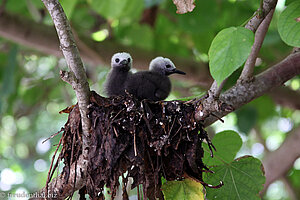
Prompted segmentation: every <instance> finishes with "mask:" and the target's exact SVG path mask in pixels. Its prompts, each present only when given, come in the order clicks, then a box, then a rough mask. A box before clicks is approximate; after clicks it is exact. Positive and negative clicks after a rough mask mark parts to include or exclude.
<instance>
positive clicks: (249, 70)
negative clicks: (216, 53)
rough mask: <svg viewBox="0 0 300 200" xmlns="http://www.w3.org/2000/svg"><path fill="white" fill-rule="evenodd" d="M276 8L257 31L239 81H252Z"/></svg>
mask: <svg viewBox="0 0 300 200" xmlns="http://www.w3.org/2000/svg"><path fill="white" fill-rule="evenodd" d="M273 13H274V9H272V10H271V11H270V12H269V14H268V15H267V16H266V18H265V19H264V20H263V22H262V23H261V24H260V25H259V27H258V29H257V31H256V33H255V40H254V44H253V46H252V49H251V53H250V55H249V57H248V59H247V61H246V63H245V66H244V69H243V71H242V73H241V76H240V78H239V80H238V81H239V82H241V81H251V80H252V78H253V71H254V67H255V62H256V59H257V57H258V53H259V50H260V49H261V46H262V44H263V41H264V39H265V36H266V34H267V31H268V28H269V25H270V23H271V20H272V17H273Z"/></svg>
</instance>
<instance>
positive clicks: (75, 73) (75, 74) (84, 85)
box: [42, 0, 91, 194]
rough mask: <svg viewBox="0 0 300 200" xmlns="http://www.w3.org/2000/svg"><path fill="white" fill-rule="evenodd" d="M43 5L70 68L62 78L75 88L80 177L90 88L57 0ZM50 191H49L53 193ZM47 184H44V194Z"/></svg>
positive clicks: (87, 140) (88, 124)
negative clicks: (79, 133) (79, 130)
mask: <svg viewBox="0 0 300 200" xmlns="http://www.w3.org/2000/svg"><path fill="white" fill-rule="evenodd" d="M42 1H43V3H44V5H45V7H46V8H47V9H48V11H49V13H50V15H51V18H52V20H53V22H54V25H55V28H56V31H57V35H58V37H59V41H60V48H61V50H62V52H63V55H64V57H65V59H66V62H67V64H68V67H69V69H70V72H69V73H63V74H62V73H61V75H63V80H66V81H67V82H69V83H71V84H72V87H73V89H74V90H75V93H76V97H77V101H78V106H79V110H80V115H81V126H82V133H83V134H82V155H83V163H82V166H81V167H82V168H80V170H78V171H80V172H81V173H82V174H81V177H82V176H83V177H85V176H86V169H87V159H88V154H89V147H90V134H89V130H90V127H91V122H90V119H88V117H87V113H88V108H87V106H88V104H89V98H90V88H89V85H88V82H87V77H86V73H85V70H84V66H83V63H82V61H81V58H80V55H79V51H78V49H77V47H76V44H75V41H74V38H73V35H72V31H71V27H70V25H69V22H68V20H67V17H66V15H65V13H64V11H63V9H62V7H61V5H60V3H59V2H58V0H42ZM53 192H54V191H51V192H50V193H53ZM47 193H48V191H47V186H46V194H47Z"/></svg>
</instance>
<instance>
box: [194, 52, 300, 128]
mask: <svg viewBox="0 0 300 200" xmlns="http://www.w3.org/2000/svg"><path fill="white" fill-rule="evenodd" d="M298 74H300V52H297V53H294V54H291V55H289V56H288V57H287V58H285V59H284V60H282V61H281V62H280V63H278V64H276V65H274V66H273V67H271V68H269V69H268V70H266V71H264V72H262V73H261V74H259V75H257V76H256V77H255V78H254V80H253V81H252V82H244V83H237V84H236V85H235V86H233V87H232V88H231V89H229V90H227V91H226V92H224V93H223V94H222V95H221V96H220V101H221V102H223V103H225V104H227V105H230V107H231V109H230V110H218V109H216V108H215V102H211V101H210V102H206V103H205V105H203V107H204V108H205V110H204V109H202V108H199V111H198V112H197V113H196V115H198V117H197V119H199V118H203V117H205V116H203V113H210V112H211V111H214V110H215V111H216V112H217V116H218V117H220V118H221V117H223V116H225V115H227V114H228V113H230V112H232V111H233V110H236V109H238V108H240V107H241V106H243V105H245V104H247V103H249V102H250V101H252V100H253V99H255V98H257V97H260V96H262V95H263V94H265V93H268V92H270V91H271V90H272V89H275V88H277V87H279V86H281V85H282V84H283V83H285V82H286V81H288V80H289V79H291V78H293V77H294V76H296V75H298ZM216 120H217V118H216V117H214V116H209V117H208V118H206V119H205V125H206V126H208V125H210V124H212V123H213V122H215V121H216Z"/></svg>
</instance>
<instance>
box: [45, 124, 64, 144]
mask: <svg viewBox="0 0 300 200" xmlns="http://www.w3.org/2000/svg"><path fill="white" fill-rule="evenodd" d="M64 130H65V129H64V127H62V128H61V129H60V130H59V131H57V132H56V133H54V134H52V135H51V136H50V137H48V138H47V139H45V140H44V141H43V142H42V144H44V143H45V142H47V141H48V140H50V139H52V138H54V137H55V136H57V135H58V134H59V133H60V132H62V131H64Z"/></svg>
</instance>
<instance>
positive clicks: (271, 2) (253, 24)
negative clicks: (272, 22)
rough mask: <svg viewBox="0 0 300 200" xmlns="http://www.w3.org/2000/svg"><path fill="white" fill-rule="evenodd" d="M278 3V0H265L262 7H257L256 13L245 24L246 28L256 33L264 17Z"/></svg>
mask: <svg viewBox="0 0 300 200" xmlns="http://www.w3.org/2000/svg"><path fill="white" fill-rule="evenodd" d="M276 4H277V0H264V1H263V5H262V7H261V8H259V9H257V11H256V12H255V15H254V16H253V17H252V18H251V19H250V20H249V21H248V23H247V24H246V25H245V28H246V29H249V30H250V31H252V32H253V33H255V32H256V30H257V28H258V26H259V25H260V23H261V22H262V21H263V20H264V18H265V17H266V16H267V15H268V14H269V12H271V10H272V9H275V7H276Z"/></svg>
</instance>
